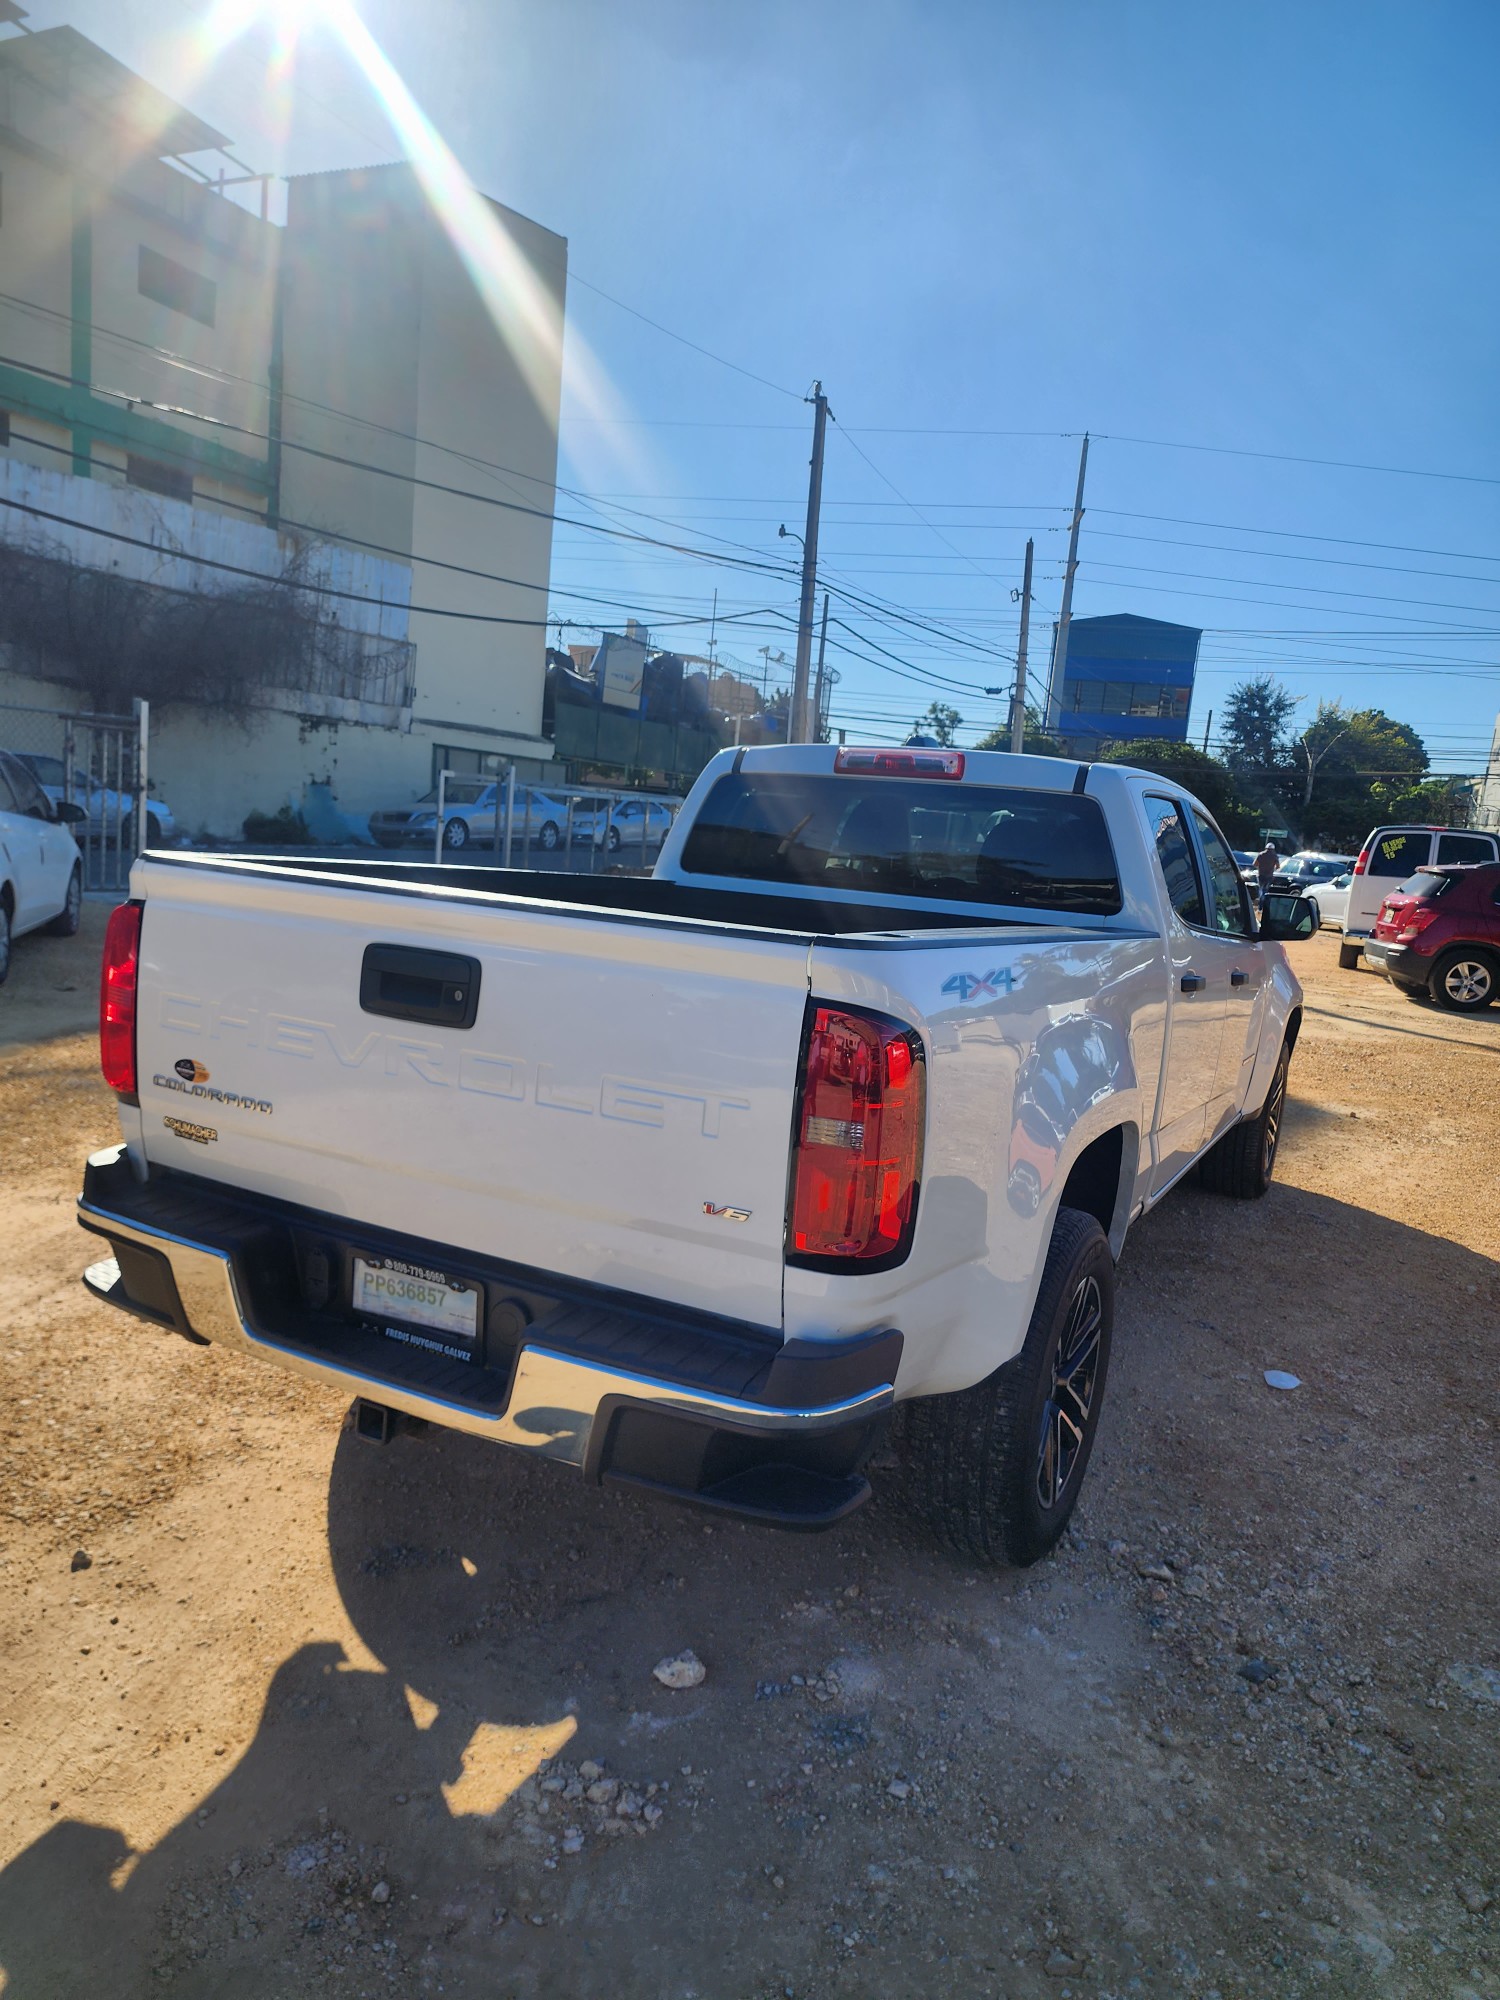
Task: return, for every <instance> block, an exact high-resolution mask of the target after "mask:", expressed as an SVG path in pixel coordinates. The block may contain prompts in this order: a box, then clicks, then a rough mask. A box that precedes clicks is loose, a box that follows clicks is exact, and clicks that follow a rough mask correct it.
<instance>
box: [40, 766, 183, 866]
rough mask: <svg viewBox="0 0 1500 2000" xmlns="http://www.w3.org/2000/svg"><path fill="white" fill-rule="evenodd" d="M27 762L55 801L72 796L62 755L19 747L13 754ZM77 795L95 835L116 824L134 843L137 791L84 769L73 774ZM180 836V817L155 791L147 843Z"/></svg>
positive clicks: (162, 843) (149, 808) (159, 844)
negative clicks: (94, 779)
mask: <svg viewBox="0 0 1500 2000" xmlns="http://www.w3.org/2000/svg"><path fill="white" fill-rule="evenodd" d="M12 754H13V755H14V756H15V757H16V759H17V760H18V761H19V762H20V763H22V764H24V765H25V766H26V768H27V770H28V771H30V773H31V775H32V776H33V777H34V778H35V779H36V781H37V783H38V784H39V785H40V786H41V788H42V790H43V791H44V792H45V793H46V795H47V797H48V798H49V799H51V801H52V803H53V804H54V805H55V806H56V805H62V804H63V802H64V801H65V800H66V798H67V796H68V785H67V777H68V774H67V769H66V766H65V765H64V764H63V760H62V758H61V757H46V756H42V755H41V754H39V753H38V752H36V751H34V750H17V751H14V752H13V753H12ZM73 797H74V799H75V800H76V801H77V803H78V804H79V805H81V806H82V807H83V810H84V818H85V821H86V823H87V826H88V830H89V832H90V833H92V834H95V835H97V834H100V833H106V832H107V833H110V834H112V833H113V830H114V829H115V828H116V827H124V828H125V829H126V833H125V838H126V842H127V845H133V836H132V835H131V834H130V832H129V825H130V816H131V814H132V813H133V812H134V811H135V794H134V793H133V792H118V791H115V790H113V789H112V788H111V787H110V786H108V785H96V784H93V783H91V782H89V781H88V780H86V779H85V777H84V775H83V774H82V772H79V771H76V770H75V771H74V773H73ZM176 835H177V820H176V817H175V816H174V814H173V812H172V808H171V807H170V806H169V805H168V804H167V802H166V800H165V799H159V798H157V797H156V796H155V795H154V793H153V794H149V795H148V797H147V800H146V845H147V846H148V847H164V846H166V845H167V844H168V843H169V842H171V841H172V840H174V839H175V838H176Z"/></svg>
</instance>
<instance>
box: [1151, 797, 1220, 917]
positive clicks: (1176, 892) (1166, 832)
mask: <svg viewBox="0 0 1500 2000" xmlns="http://www.w3.org/2000/svg"><path fill="white" fill-rule="evenodd" d="M1145 804H1146V824H1147V826H1148V827H1149V828H1150V830H1151V838H1152V841H1153V842H1154V844H1155V847H1156V860H1157V865H1158V866H1159V867H1160V869H1161V877H1162V881H1163V882H1164V883H1165V884H1166V890H1167V900H1168V901H1169V902H1170V903H1171V905H1172V908H1173V909H1174V910H1175V911H1176V912H1177V914H1178V916H1179V917H1181V919H1182V921H1183V922H1184V923H1185V924H1191V925H1193V927H1194V928H1195V929H1196V930H1200V931H1201V930H1204V929H1206V928H1207V924H1208V915H1207V911H1206V908H1205V906H1204V901H1203V885H1202V883H1201V882H1200V881H1199V879H1198V859H1197V856H1196V855H1195V854H1194V853H1193V843H1192V839H1191V837H1190V836H1189V834H1188V829H1187V815H1186V813H1185V812H1184V810H1183V808H1182V806H1181V805H1180V804H1179V803H1178V801H1177V800H1176V799H1162V798H1156V797H1154V796H1148V797H1147V799H1146V802H1145Z"/></svg>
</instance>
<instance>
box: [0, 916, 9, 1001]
mask: <svg viewBox="0 0 1500 2000" xmlns="http://www.w3.org/2000/svg"><path fill="white" fill-rule="evenodd" d="M9 976H10V904H9V903H0V986H3V985H4V984H5V982H6V980H7V978H8V977H9Z"/></svg>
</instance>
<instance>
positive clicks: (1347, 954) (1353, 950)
mask: <svg viewBox="0 0 1500 2000" xmlns="http://www.w3.org/2000/svg"><path fill="white" fill-rule="evenodd" d="M1363 950H1364V947H1363V946H1362V945H1358V944H1350V943H1349V941H1348V939H1347V938H1340V939H1339V967H1340V970H1341V971H1344V972H1352V971H1353V970H1354V968H1355V967H1356V966H1357V965H1358V964H1359V961H1360V958H1361V956H1362V954H1363Z"/></svg>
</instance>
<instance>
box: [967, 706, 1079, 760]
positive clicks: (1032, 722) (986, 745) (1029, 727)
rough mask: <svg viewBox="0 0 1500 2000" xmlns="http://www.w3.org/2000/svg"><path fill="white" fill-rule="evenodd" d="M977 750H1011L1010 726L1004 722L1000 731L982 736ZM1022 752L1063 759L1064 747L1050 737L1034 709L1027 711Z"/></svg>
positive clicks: (976, 746) (1028, 755) (994, 730)
mask: <svg viewBox="0 0 1500 2000" xmlns="http://www.w3.org/2000/svg"><path fill="white" fill-rule="evenodd" d="M974 748H975V749H976V750H1008V749H1009V748H1010V724H1009V723H1008V722H1002V723H1001V724H1000V726H999V728H998V729H992V730H991V731H990V733H989V735H988V736H981V737H980V739H979V741H978V742H977V743H976V744H975V745H974ZM1021 750H1022V753H1023V755H1025V756H1027V757H1061V756H1062V754H1063V750H1062V745H1061V744H1060V743H1058V742H1057V741H1056V739H1055V738H1053V737H1051V736H1049V735H1048V734H1047V732H1046V730H1045V729H1043V727H1042V718H1041V715H1040V713H1039V712H1038V711H1037V710H1036V709H1034V708H1028V709H1027V711H1026V727H1025V732H1024V734H1023V735H1022V738H1021Z"/></svg>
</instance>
